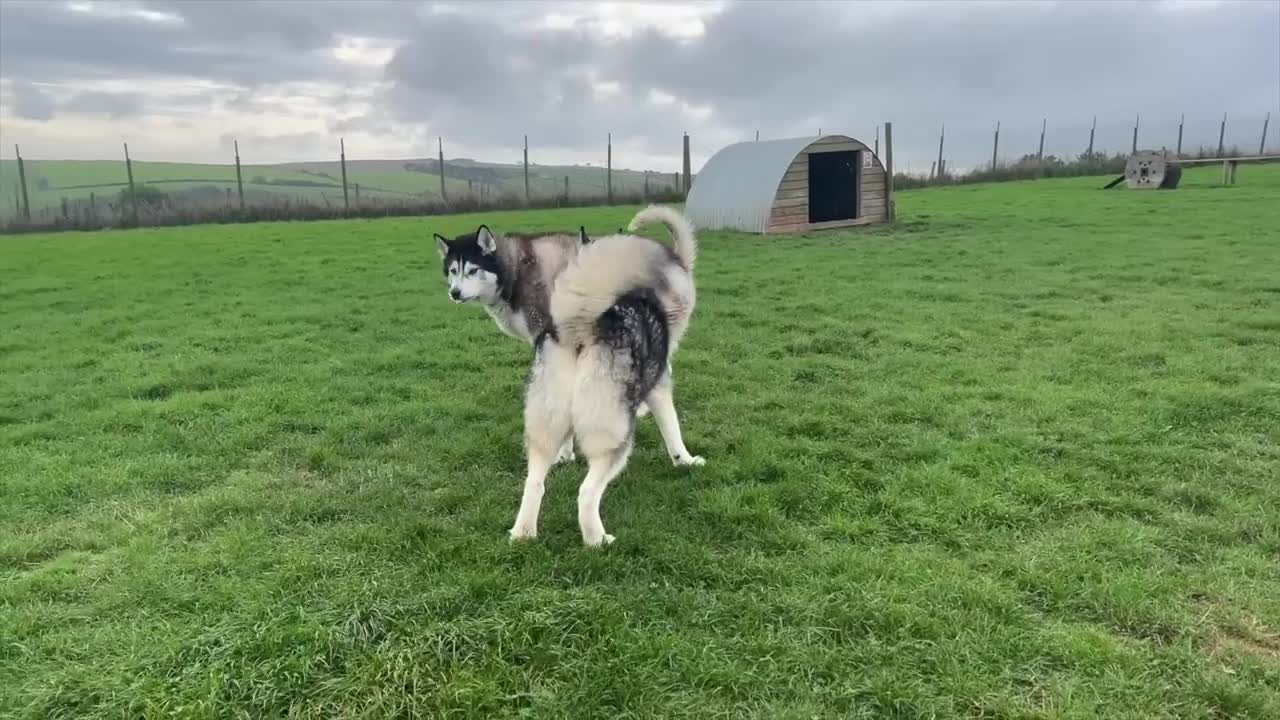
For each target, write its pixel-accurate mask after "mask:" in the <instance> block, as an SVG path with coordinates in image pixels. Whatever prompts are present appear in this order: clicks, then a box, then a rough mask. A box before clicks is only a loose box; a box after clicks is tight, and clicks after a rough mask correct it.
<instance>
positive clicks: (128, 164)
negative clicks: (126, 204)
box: [124, 143, 138, 225]
mask: <svg viewBox="0 0 1280 720" xmlns="http://www.w3.org/2000/svg"><path fill="white" fill-rule="evenodd" d="M124 169H125V171H126V172H127V173H128V174H129V199H130V200H131V201H132V204H133V224H135V225H137V224H138V191H137V188H135V187H134V186H133V161H132V160H130V159H129V143H125V144H124Z"/></svg>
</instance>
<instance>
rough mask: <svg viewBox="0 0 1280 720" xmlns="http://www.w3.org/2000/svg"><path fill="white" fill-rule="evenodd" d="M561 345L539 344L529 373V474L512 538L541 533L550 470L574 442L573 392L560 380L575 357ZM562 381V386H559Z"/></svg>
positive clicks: (526, 425) (526, 433) (526, 411)
mask: <svg viewBox="0 0 1280 720" xmlns="http://www.w3.org/2000/svg"><path fill="white" fill-rule="evenodd" d="M562 355H563V353H561V352H560V349H559V348H558V347H556V346H555V345H554V343H551V342H550V341H548V342H547V343H546V344H545V345H544V346H540V347H539V348H538V351H537V353H536V355H535V357H534V361H533V368H532V370H531V371H530V373H529V389H528V392H527V393H526V395H525V406H524V439H525V449H526V452H527V453H528V456H529V464H528V474H527V475H526V476H525V481H524V493H523V494H522V495H521V497H520V510H519V512H517V513H516V520H515V523H514V524H513V525H512V527H511V539H512V540H532V539H533V538H535V537H537V536H538V513H539V511H540V510H541V509H542V493H543V490H544V488H545V486H546V479H547V473H548V472H549V471H550V470H551V466H552V465H554V464H555V462H556V457H557V454H558V451H559V450H560V448H561V447H562V446H563V445H564V444H565V443H566V442H567V443H570V447H572V445H571V443H572V442H573V438H572V437H571V436H570V422H571V417H570V414H569V401H570V396H569V393H568V392H567V391H566V389H565V388H564V387H563V385H564V383H563V382H560V381H562V380H563V379H564V377H565V376H566V375H567V374H571V373H572V359H568V360H567V362H568V363H569V364H570V367H568V368H566V367H565V366H564V363H565V362H566V359H565V358H564V357H563V356H562ZM558 385H559V387H557V386H558Z"/></svg>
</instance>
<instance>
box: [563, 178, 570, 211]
mask: <svg viewBox="0 0 1280 720" xmlns="http://www.w3.org/2000/svg"><path fill="white" fill-rule="evenodd" d="M564 204H565V205H568V204H569V176H568V175H565V176H564Z"/></svg>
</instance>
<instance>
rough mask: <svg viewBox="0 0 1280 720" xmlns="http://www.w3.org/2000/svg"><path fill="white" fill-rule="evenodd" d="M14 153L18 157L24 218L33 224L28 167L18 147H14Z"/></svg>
mask: <svg viewBox="0 0 1280 720" xmlns="http://www.w3.org/2000/svg"><path fill="white" fill-rule="evenodd" d="M13 152H14V153H15V154H17V156H18V184H19V185H21V186H22V218H23V219H24V220H26V221H27V222H31V198H30V197H29V196H28V195H27V166H26V163H25V162H23V160H22V151H21V150H19V149H18V146H17V145H14V146H13Z"/></svg>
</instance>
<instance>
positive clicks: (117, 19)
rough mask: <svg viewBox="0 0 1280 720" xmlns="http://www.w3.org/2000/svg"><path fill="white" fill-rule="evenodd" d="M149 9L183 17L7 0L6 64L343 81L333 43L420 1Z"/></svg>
mask: <svg viewBox="0 0 1280 720" xmlns="http://www.w3.org/2000/svg"><path fill="white" fill-rule="evenodd" d="M140 7H141V8H142V9H144V10H148V11H152V12H157V13H164V14H166V15H172V16H176V17H180V18H181V22H151V21H148V20H145V19H142V18H140V17H136V16H121V15H118V14H117V15H111V14H104V13H86V12H77V11H74V10H72V9H70V8H69V7H68V6H67V5H64V4H61V3H52V2H37V3H24V2H8V1H6V2H5V3H3V4H2V5H0V13H2V17H0V52H3V59H4V69H3V71H4V74H5V75H6V76H14V77H19V76H20V77H23V78H26V79H30V80H42V81H59V82H66V81H72V80H82V79H86V78H88V79H100V78H112V77H120V76H131V77H154V76H167V77H192V78H199V79H202V80H210V81H219V82H231V83H236V84H241V85H246V86H257V85H261V84H263V83H271V82H285V81H297V80H332V81H343V80H348V79H352V78H353V70H352V68H350V67H349V66H346V65H344V64H343V63H340V62H338V61H337V60H336V59H334V58H333V57H332V56H331V55H330V53H329V51H330V50H331V49H332V47H333V46H334V44H335V41H336V40H335V39H336V38H337V37H338V36H339V35H344V34H352V35H360V34H362V33H369V34H372V35H374V36H381V35H382V34H385V33H391V32H396V33H399V32H403V31H404V25H402V24H401V23H402V22H403V21H405V20H411V19H412V17H413V15H412V12H411V9H410V8H408V7H405V6H404V5H402V4H400V3H379V2H368V3H366V2H358V1H351V2H283V3H267V2H252V3H246V2H230V1H227V2H151V3H146V4H143V5H141V6H140Z"/></svg>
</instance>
